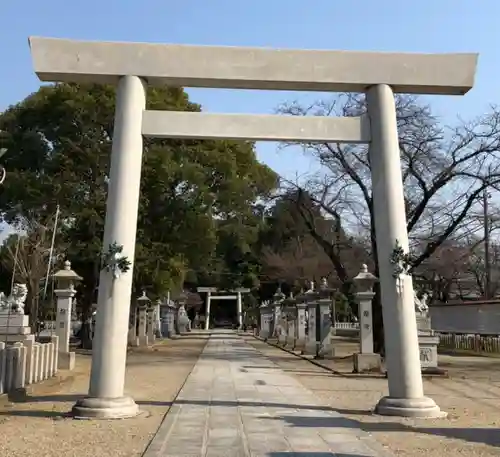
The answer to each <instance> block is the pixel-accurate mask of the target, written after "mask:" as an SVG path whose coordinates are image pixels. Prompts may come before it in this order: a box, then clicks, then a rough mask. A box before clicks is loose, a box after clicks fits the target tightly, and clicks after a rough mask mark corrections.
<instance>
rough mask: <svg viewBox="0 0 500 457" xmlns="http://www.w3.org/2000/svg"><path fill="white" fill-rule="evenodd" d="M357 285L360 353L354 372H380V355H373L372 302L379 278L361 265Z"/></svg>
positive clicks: (355, 279)
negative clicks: (374, 287)
mask: <svg viewBox="0 0 500 457" xmlns="http://www.w3.org/2000/svg"><path fill="white" fill-rule="evenodd" d="M353 281H354V284H355V285H356V289H357V292H356V300H357V301H358V315H359V342H360V352H359V353H358V354H354V371H355V372H356V373H361V372H364V371H380V370H381V367H382V362H381V358H380V355H379V354H374V353H373V317H372V301H373V297H374V296H375V292H373V286H374V285H375V283H376V282H377V281H378V278H377V277H376V276H374V275H373V274H371V273H370V272H369V271H368V267H367V266H366V265H364V264H363V265H361V271H360V272H359V274H358V275H357V276H356V277H354V278H353Z"/></svg>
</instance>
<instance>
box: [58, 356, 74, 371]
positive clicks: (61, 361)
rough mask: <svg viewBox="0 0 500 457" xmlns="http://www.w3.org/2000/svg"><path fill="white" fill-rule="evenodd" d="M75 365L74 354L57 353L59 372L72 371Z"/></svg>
mask: <svg viewBox="0 0 500 457" xmlns="http://www.w3.org/2000/svg"><path fill="white" fill-rule="evenodd" d="M75 363H76V354H75V353H74V352H59V355H58V366H57V368H59V370H74V369H75Z"/></svg>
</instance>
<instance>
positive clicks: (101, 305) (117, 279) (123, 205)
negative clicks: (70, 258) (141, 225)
mask: <svg viewBox="0 0 500 457" xmlns="http://www.w3.org/2000/svg"><path fill="white" fill-rule="evenodd" d="M145 109H146V90H145V85H144V83H143V81H142V80H141V78H139V77H138V76H130V75H128V76H121V77H120V78H119V80H118V88H117V92H116V109H115V120H114V129H113V144H112V148H111V165H110V168H109V169H110V176H109V186H108V199H107V203H106V221H105V225H104V238H103V253H106V252H107V251H109V249H110V247H111V246H113V245H116V246H119V247H120V248H121V249H122V254H121V256H122V259H126V260H128V261H129V262H132V264H131V265H130V268H129V269H128V270H127V271H121V270H120V269H117V268H116V266H114V268H113V269H103V270H102V271H101V275H100V279H99V294H98V299H97V313H96V326H95V332H94V341H93V351H92V368H91V374H90V386H89V393H88V396H87V397H86V398H84V399H82V400H79V401H78V402H77V404H76V405H75V406H74V408H73V413H74V415H75V416H80V417H88V418H124V417H132V416H135V415H137V413H138V412H139V408H138V406H137V404H136V403H135V401H134V400H133V399H132V398H130V397H126V396H124V388H125V365H126V361H127V332H128V322H129V310H130V299H131V293H132V275H133V261H134V257H135V241H136V232H137V215H138V209H139V196H140V185H141V167H142V154H143V140H142V115H143V111H144V110H145ZM115 260H116V258H115Z"/></svg>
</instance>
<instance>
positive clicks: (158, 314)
mask: <svg viewBox="0 0 500 457" xmlns="http://www.w3.org/2000/svg"><path fill="white" fill-rule="evenodd" d="M162 336H163V335H162V331H161V300H156V306H155V337H156V338H161V337H162Z"/></svg>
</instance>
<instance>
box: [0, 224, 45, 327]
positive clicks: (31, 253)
mask: <svg viewBox="0 0 500 457" xmlns="http://www.w3.org/2000/svg"><path fill="white" fill-rule="evenodd" d="M24 227H25V230H26V233H25V234H14V235H11V236H9V238H8V239H7V240H6V242H5V244H4V247H3V249H2V251H3V252H2V254H3V255H2V258H1V262H2V264H3V265H4V266H5V267H6V268H7V269H9V270H10V271H11V272H12V273H13V281H15V282H18V283H23V284H26V286H27V288H28V297H27V299H26V304H27V310H26V311H27V312H28V314H29V316H30V325H31V327H32V330H33V331H35V325H36V321H37V318H38V304H39V301H40V294H41V292H42V290H43V281H44V280H45V276H46V274H47V267H48V263H49V255H50V244H51V231H50V230H48V228H47V227H46V226H45V225H42V224H39V223H25V224H24Z"/></svg>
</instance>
